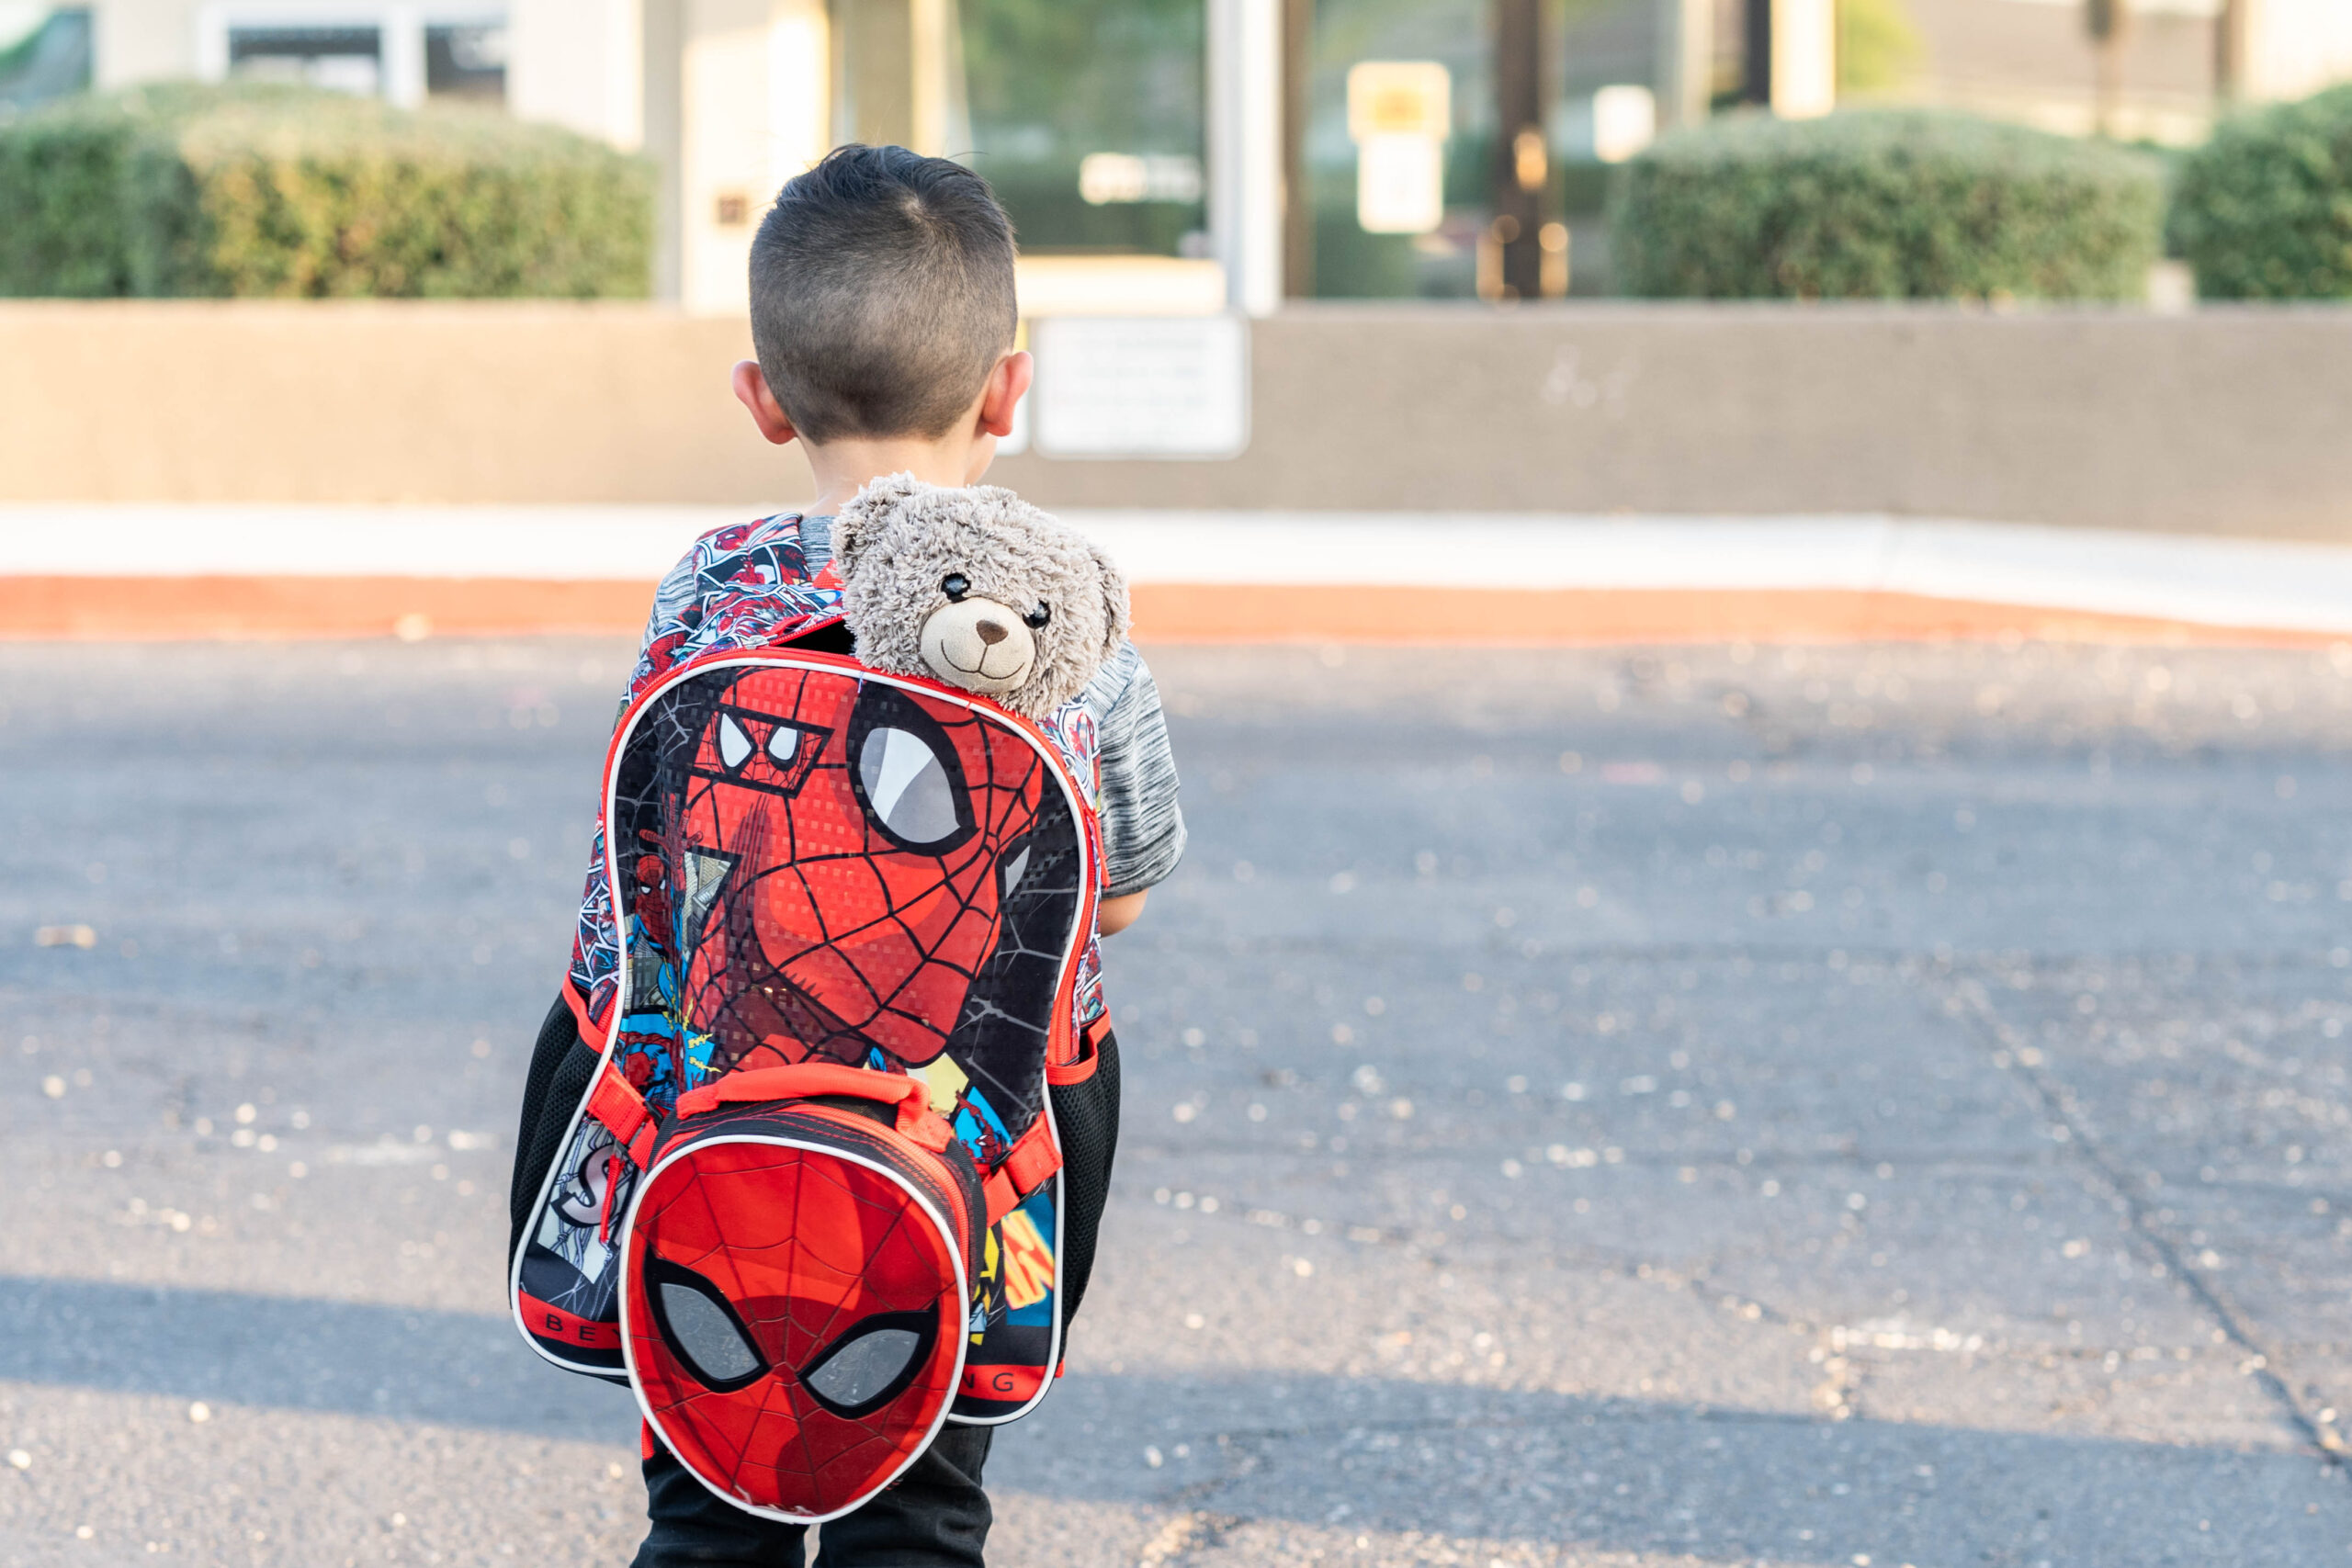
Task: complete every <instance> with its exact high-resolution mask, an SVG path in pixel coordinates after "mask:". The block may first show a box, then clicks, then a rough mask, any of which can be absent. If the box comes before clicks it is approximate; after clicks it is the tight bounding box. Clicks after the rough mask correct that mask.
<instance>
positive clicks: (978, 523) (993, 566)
mask: <svg viewBox="0 0 2352 1568" xmlns="http://www.w3.org/2000/svg"><path fill="white" fill-rule="evenodd" d="M833 570H835V571H836V572H837V573H838V574H839V575H840V577H841V580H842V620H843V621H844V622H845V623H847V625H848V626H849V629H850V631H851V633H852V634H853V635H854V637H856V639H857V657H858V660H859V662H861V663H863V664H865V665H866V666H867V667H868V668H870V669H874V670H880V671H890V672H894V673H898V674H902V675H933V676H936V677H938V678H939V679H940V680H942V681H945V682H948V683H949V684H951V685H956V686H961V687H963V688H964V689H965V690H966V691H967V692H977V693H978V694H980V695H982V696H985V697H989V698H992V699H993V700H995V701H996V702H997V703H999V704H1000V705H1002V706H1004V707H1007V708H1010V709H1012V711H1013V712H1014V713H1017V714H1021V715H1023V716H1025V717H1028V718H1035V719H1042V718H1045V717H1046V716H1050V715H1051V714H1052V713H1053V712H1054V710H1055V709H1057V708H1058V707H1060V706H1061V705H1063V704H1064V703H1067V702H1068V701H1069V700H1070V699H1071V698H1072V697H1075V696H1076V695H1078V694H1079V693H1080V692H1081V691H1083V690H1084V689H1085V686H1086V682H1089V681H1090V680H1091V679H1093V677H1094V673H1095V671H1098V670H1100V669H1102V668H1103V662H1104V660H1108V659H1109V658H1110V657H1111V656H1112V655H1113V654H1114V653H1116V652H1117V651H1118V649H1119V644H1120V642H1121V641H1122V640H1123V639H1125V637H1126V635H1127V581H1126V578H1125V576H1124V575H1122V574H1121V572H1120V570H1119V569H1118V567H1117V566H1115V565H1114V564H1113V563H1112V560H1111V558H1110V557H1108V556H1106V555H1104V554H1103V552H1102V551H1101V550H1100V549H1098V548H1096V547H1095V546H1094V544H1093V543H1092V541H1091V540H1089V539H1088V538H1087V537H1086V536H1084V535H1082V534H1080V533H1079V532H1078V531H1077V530H1076V529H1074V528H1071V527H1069V525H1065V524H1063V523H1061V522H1058V521H1057V520H1056V519H1054V518H1052V517H1049V516H1047V515H1046V513H1043V512H1040V511H1038V510H1037V509H1036V508H1035V507H1034V506H1032V505H1030V504H1029V503H1028V502H1025V501H1023V500H1022V499H1021V498H1020V497H1019V496H1017V495H1015V494H1013V493H1012V491H1009V490H1002V489H1000V488H998V487H996V486H994V485H974V486H971V487H968V488H966V489H950V488H948V487H946V486H943V485H933V484H925V483H924V482H922V480H920V479H916V478H915V477H914V476H913V475H911V474H893V475H891V476H890V477H889V478H888V479H876V480H875V481H874V482H873V483H872V484H870V485H867V486H866V487H865V489H864V490H862V491H859V492H858V493H857V496H856V497H855V499H854V500H852V501H851V502H849V504H848V505H846V506H844V507H842V510H841V512H840V513H839V515H837V516H836V517H835V518H834V519H833Z"/></svg>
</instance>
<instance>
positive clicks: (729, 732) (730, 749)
mask: <svg viewBox="0 0 2352 1568" xmlns="http://www.w3.org/2000/svg"><path fill="white" fill-rule="evenodd" d="M751 754H752V738H751V737H750V736H749V735H746V734H744V733H743V727H742V726H741V725H740V724H738V723H736V722H735V716H734V715H733V714H731V713H722V714H720V715H719V716H718V760H719V761H722V762H724V763H726V764H727V771H728V772H729V773H733V772H735V771H736V770H737V769H738V768H741V766H742V765H743V759H744V758H746V757H748V756H750V755H751Z"/></svg>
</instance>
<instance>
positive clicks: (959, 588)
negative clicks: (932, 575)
mask: <svg viewBox="0 0 2352 1568" xmlns="http://www.w3.org/2000/svg"><path fill="white" fill-rule="evenodd" d="M939 591H940V592H942V593H944V594H946V595H947V602H948V603H949V604H962V603H963V601H964V595H965V594H967V593H969V592H971V591H972V580H971V579H970V578H968V577H966V576H965V575H964V574H963V573H962V572H960V571H951V572H949V573H948V574H947V575H946V576H945V577H943V578H941V579H940V580H939Z"/></svg>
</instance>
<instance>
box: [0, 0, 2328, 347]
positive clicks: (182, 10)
mask: <svg viewBox="0 0 2352 1568" xmlns="http://www.w3.org/2000/svg"><path fill="white" fill-rule="evenodd" d="M2124 10H2125V13H2126V15H2127V17H2128V21H2127V23H2126V25H2125V26H2124V27H2123V28H2121V29H2120V32H2119V34H2118V35H2117V36H2116V37H2114V38H2112V39H2109V40H2108V41H2107V42H2105V43H2101V42H2099V41H2097V40H2094V39H2092V38H2091V36H2090V34H2089V31H2088V29H2087V28H2086V7H2085V0H90V3H89V4H86V5H83V6H51V5H42V4H28V0H0V112H6V108H7V106H9V105H11V104H18V105H21V104H23V103H27V102H30V101H33V100H36V99H39V98H41V97H46V96H54V95H55V94H57V93H58V92H61V91H64V90H69V89H70V88H72V87H74V86H77V85H80V84H82V83H85V82H86V83H91V84H94V85H97V86H100V87H112V86H119V85H129V84H133V83H137V82H141V81H150V80H156V79H163V78H174V77H189V76H194V77H203V78H213V79H219V78H225V77H237V76H243V77H262V78H277V79H286V80H302V81H309V82H313V83H318V84H322V85H328V86H333V87H338V88H342V89H345V90H348V91H352V92H357V93H368V94H375V95H380V96H383V97H385V98H388V99H390V101H392V102H395V103H400V104H409V105H413V104H421V103H425V102H435V101H453V102H464V103H473V104H480V105H485V106H498V107H503V108H504V109H506V110H508V111H510V112H513V113H515V114H518V115H523V116H526V117H528V118H534V119H541V120H548V121H553V122H556V123H560V124H563V125H567V126H571V127H573V128H575V129H577V130H582V131H583V132H586V133H588V134H591V135H594V136H597V137H601V138H603V139H605V140H606V141H611V142H613V143H615V144H616V145H618V146H621V147H625V148H631V149H641V150H643V151H644V152H646V153H647V154H648V155H650V156H651V157H652V158H654V159H655V160H656V161H657V163H658V164H660V166H661V168H662V171H663V176H664V178H663V184H662V254H661V260H660V265H659V269H658V272H659V278H660V289H661V292H662V294H663V295H664V296H665V297H668V298H672V299H678V300H680V301H682V302H683V303H684V304H685V305H686V306H687V307H688V308H690V309H694V310H712V311H725V310H733V309H736V308H740V306H741V300H742V294H743V273H744V265H743V262H744V254H745V251H746V248H747V246H748V244H749V243H750V238H751V233H752V226H753V224H754V223H755V222H756V220H757V218H758V215H759V212H760V210H761V209H762V208H763V206H764V204H765V202H766V200H767V198H768V196H769V194H770V193H772V192H773V191H774V190H775V188H776V186H778V185H779V184H781V183H782V182H783V180H785V179H786V178H787V177H788V176H789V175H792V174H793V173H794V172H796V171H797V170H798V169H800V168H802V167H804V166H805V165H806V164H808V163H809V161H810V160H812V159H814V158H815V157H817V156H819V155H820V154H821V153H822V152H824V150H825V149H826V148H827V147H829V146H831V145H833V144H834V143H836V142H838V141H848V140H861V141H898V142H902V143H904V144H906V145H909V146H912V147H915V148H917V149H920V150H922V151H927V152H940V153H945V154H949V155H952V156H956V157H959V158H963V159H966V160H967V161H968V162H969V163H970V164H972V165H973V166H974V167H975V168H978V170H980V171H981V172H982V173H984V174H986V175H988V176H989V179H990V180H991V181H992V182H993V183H994V184H995V186H996V187H997V189H998V190H999V192H1000V193H1001V195H1002V196H1003V197H1004V199H1005V201H1006V204H1007V206H1008V207H1009V208H1010V209H1011V210H1012V213H1013V216H1014V219H1015V220H1016V222H1017V223H1018V225H1019V227H1020V230H1021V234H1022V239H1023V251H1024V256H1025V264H1024V265H1025V267H1026V273H1027V275H1026V276H1024V279H1023V290H1024V296H1025V297H1026V298H1027V299H1029V300H1030V301H1031V302H1032V304H1033V305H1034V306H1036V307H1038V308H1040V309H1041V310H1043V311H1045V312H1046V313H1053V312H1057V311H1058V312H1070V311H1081V312H1082V311H1088V310H1092V311H1098V312H1124V313H1166V312H1176V313H1183V312H1199V311H1211V310H1218V309H1222V308H1224V307H1226V306H1227V305H1228V304H1232V305H1238V306H1240V307H1242V308H1244V309H1247V310H1255V311H1263V310H1268V309H1271V308H1272V307H1273V305H1274V304H1275V303H1277V302H1278V301H1279V300H1280V299H1282V298H1283V297H1285V296H1302V295H1304V296H1321V297H1356V298H1366V297H1370V298H1381V297H1446V296H1464V297H1466V296H1472V295H1477V296H1484V297H1487V298H1496V297H1502V296H1507V295H1512V294H1518V295H1531V296H1532V295H1536V294H1556V293H1561V292H1566V291H1570V290H1573V291H1576V292H1579V293H1581V292H1590V291H1595V290H1597V289H1599V288H1604V287H1605V286H1606V282H1607V267H1606V244H1605V240H1606V236H1605V233H1604V232H1603V231H1602V230H1601V226H1600V206H1601V199H1602V195H1603V193H1604V191H1605V188H1606V175H1607V170H1608V166H1609V165H1610V164H1612V163H1614V162H1617V161H1620V160H1622V159H1623V158H1624V157H1627V156H1630V155H1631V154H1632V153H1633V152H1637V151H1639V149H1640V148H1641V147H1643V146H1644V145H1646V143H1647V142H1648V141H1649V140H1650V139H1651V138H1652V137H1653V136H1654V135H1656V134H1657V132H1658V131H1660V130H1663V129H1666V128H1669V127H1671V126H1673V125H1675V124H1678V123H1681V122H1684V121H1687V120H1690V119H1692V118H1698V117H1702V116H1704V115H1706V114H1709V113H1712V112H1716V111H1718V110H1722V109H1724V108H1728V107H1736V106H1738V105H1741V104H1743V103H1746V104H1756V105H1769V106H1770V107H1771V108H1772V109H1773V110H1774V111H1775V112H1778V113H1781V114H1785V115H1809V114H1819V113H1826V112H1827V111H1828V110H1829V109H1830V108H1832V107H1836V106H1837V105H1838V104H1840V103H1850V102H1855V101H1866V100H1884V101H1907V102H1924V103H1939V104H1946V105H1951V106H1954V107H1965V108H1970V109H1973V110H1977V111H1980V112H1985V113H1988V114H1993V115H1997V116H2000V117H2003V118H2014V119H2020V120H2024V121H2027V122H2030V123H2034V124H2039V125H2042V126H2046V127H2049V128H2051V129H2054V130H2065V131H2071V132H2085V131H2088V130H2092V129H2094V128H2098V127H2102V126H2103V127H2104V129H2106V130H2108V131H2109V133H2110V134H2114V135H2118V136H2121V137H2125V138H2130V139H2148V140H2155V141H2171V142H2180V141H2192V140H2194V139H2196V138H2197V137H2198V136H2199V135H2201V134H2202V133H2203V131H2204V130H2206V128H2208V127H2209V126H2210V124H2211V120H2212V118H2213V116H2214V114H2215V113H2216V111H2217V107H2220V106H2223V105H2226V104H2227V103H2229V102H2231V101H2233V100H2248V101H2251V100H2260V99H2266V98H2274V97H2291V96H2300V95H2301V94H2303V93H2306V92H2309V91H2312V90H2313V89H2315V88H2317V87H2319V86H2322V85H2325V84H2326V83H2328V82H2330V81H2333V80H2337V79H2342V78H2344V77H2346V76H2352V0H2124Z"/></svg>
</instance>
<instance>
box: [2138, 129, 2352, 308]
mask: <svg viewBox="0 0 2352 1568" xmlns="http://www.w3.org/2000/svg"><path fill="white" fill-rule="evenodd" d="M2173 239H2174V242H2175V243H2177V245H2178V246H2179V249H2180V254H2182V255H2183V256H2184V257H2186V258H2187V260H2188V264H2189V265H2190V266H2192V267H2193V268H2195V269H2196V272H2197V291H2198V292H2199V294H2201V295H2203V296H2204V297H2206V298H2207V299H2352V86H2345V87H2335V88H2331V89H2330V90H2328V91H2327V92H2324V93H2322V94H2320V95H2319V96H2317V97H2312V98H2305V99H2304V100H2302V101H2301V103H2294V104H2281V105H2278V107H2274V108H2267V109H2263V110H2261V111H2259V112H2258V113H2254V114H2248V115H2245V116H2243V117H2240V118H2233V119H2229V120H2225V121H2223V122H2222V125H2221V126H2220V128H2219V129H2217V130H2215V131H2214V132H2213V139H2212V140H2211V141H2209V142H2207V143H2206V144H2205V145H2204V146H2203V147H2200V148H2199V149H2198V150H2197V151H2196V152H2192V153H2190V154H2188V156H2187V157H2186V158H2184V159H2183V160H2182V161H2181V168H2180V186H2179V188H2178V190H2177V192H2176V193H2175V195H2174V198H2173Z"/></svg>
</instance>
